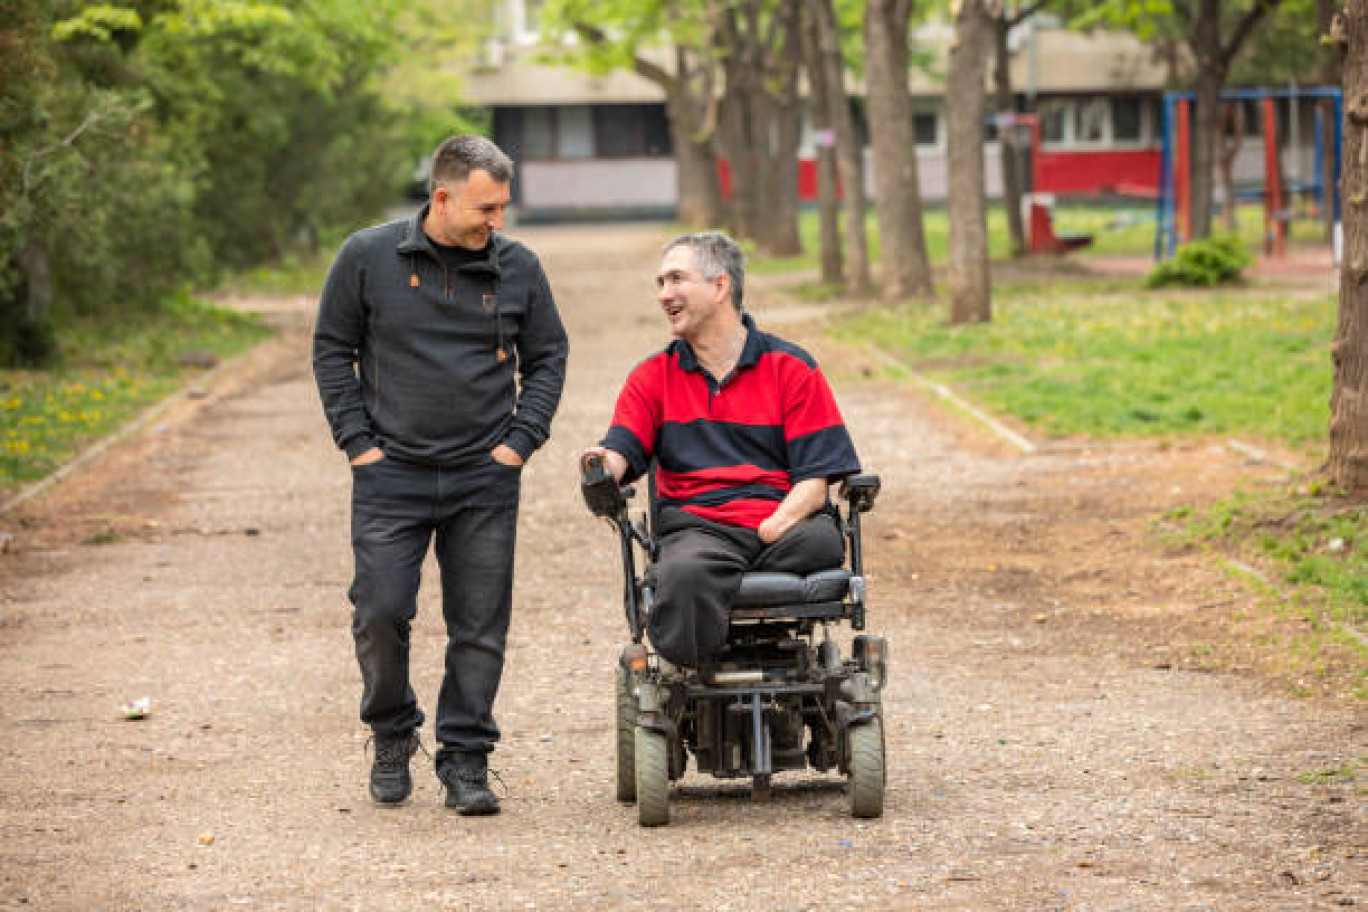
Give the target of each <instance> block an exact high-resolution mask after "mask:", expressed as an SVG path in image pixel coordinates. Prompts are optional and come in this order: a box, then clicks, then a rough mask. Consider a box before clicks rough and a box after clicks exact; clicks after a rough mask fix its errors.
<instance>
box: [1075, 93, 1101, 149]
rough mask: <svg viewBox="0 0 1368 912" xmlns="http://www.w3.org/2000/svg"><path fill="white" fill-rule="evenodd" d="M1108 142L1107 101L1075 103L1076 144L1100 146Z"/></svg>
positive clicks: (1092, 100)
mask: <svg viewBox="0 0 1368 912" xmlns="http://www.w3.org/2000/svg"><path fill="white" fill-rule="evenodd" d="M1106 140H1107V100H1106V99H1105V98H1092V99H1089V100H1087V101H1079V102H1075V103H1074V135H1073V141H1074V142H1075V143H1079V144H1080V145H1081V144H1087V145H1100V144H1101V143H1104V142H1106Z"/></svg>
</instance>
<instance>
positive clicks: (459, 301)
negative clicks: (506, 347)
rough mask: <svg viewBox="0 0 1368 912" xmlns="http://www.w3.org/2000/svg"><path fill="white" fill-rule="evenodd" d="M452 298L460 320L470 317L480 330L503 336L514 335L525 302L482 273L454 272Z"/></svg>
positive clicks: (520, 324)
mask: <svg viewBox="0 0 1368 912" xmlns="http://www.w3.org/2000/svg"><path fill="white" fill-rule="evenodd" d="M453 282H454V283H455V288H454V289H453V292H454V293H453V296H452V297H453V300H454V303H455V304H456V306H457V308H458V309H459V311H460V313H461V316H462V321H463V322H466V321H470V320H474V322H475V323H476V325H478V327H479V331H480V332H482V333H488V334H489V335H491V336H496V337H500V338H504V339H509V338H513V337H516V336H517V334H518V331H519V329H521V328H522V322H523V317H524V316H525V315H526V308H527V305H526V302H525V301H522V300H519V299H518V297H517V296H515V295H512V294H509V293H508V292H507V291H506V290H504V289H501V288H500V287H499V283H498V282H497V281H494V280H493V279H487V278H485V277H484V276H478V277H476V276H469V275H464V274H463V275H458V276H456V277H455V278H454V279H453Z"/></svg>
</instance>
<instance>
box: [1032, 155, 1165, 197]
mask: <svg viewBox="0 0 1368 912" xmlns="http://www.w3.org/2000/svg"><path fill="white" fill-rule="evenodd" d="M1159 157H1160V152H1159V150H1158V149H1097V150H1089V151H1079V150H1073V151H1059V152H1045V151H1041V152H1040V154H1039V156H1038V157H1037V159H1036V163H1035V173H1036V187H1035V191H1036V192H1037V193H1054V194H1058V195H1060V196H1097V195H1102V194H1113V193H1116V194H1121V195H1123V196H1156V195H1157V194H1158V193H1159Z"/></svg>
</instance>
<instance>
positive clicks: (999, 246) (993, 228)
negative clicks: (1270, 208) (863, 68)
mask: <svg viewBox="0 0 1368 912" xmlns="http://www.w3.org/2000/svg"><path fill="white" fill-rule="evenodd" d="M866 224H867V226H868V231H867V236H868V238H869V247H870V257H871V260H872V261H874V262H877V261H878V258H879V231H878V223H877V221H876V219H875V215H874V212H873V209H872V208H871V209H870V212H869V214H868V217H867V219H866ZM1223 224H1224V223H1223V222H1221V221H1220V220H1219V219H1218V220H1217V222H1216V227H1217V228H1218V229H1220V228H1221V226H1222V225H1223ZM1237 224H1238V225H1239V235H1240V238H1241V240H1243V241H1244V244H1245V246H1246V247H1247V248H1248V249H1249V250H1250V251H1251V252H1254V251H1258V250H1260V249H1262V245H1263V231H1264V228H1263V210H1262V209H1260V208H1258V207H1257V206H1242V207H1241V208H1240V210H1239V217H1238V222H1237ZM922 225H923V230H924V231H925V232H926V250H927V255H928V256H929V257H930V258H931V262H932V263H933V264H941V263H944V262H945V260H946V251H947V249H948V245H949V220H948V218H947V214H946V210H945V208H944V207H943V206H937V207H934V208H930V207H928V208H927V209H926V210H925V211H924V213H923V217H922ZM798 227H799V233H800V234H801V236H802V239H803V250H804V251H805V252H804V253H803V254H802V255H801V256H796V257H765V256H760V255H758V254H756V253H754V252H753V251H751V250H748V251H747V268H748V269H750V270H751V271H753V272H755V273H758V274H760V273H779V272H792V271H795V270H800V269H815V268H817V265H818V251H819V249H820V243H819V227H818V221H817V211H816V210H815V209H810V208H809V209H804V210H803V211H802V213H801V215H800V216H799V223H798ZM1054 228H1055V233H1056V234H1091V235H1093V244H1092V246H1091V247H1088V248H1086V249H1084V250H1083V251H1081V252H1080V253H1078V254H1077V255H1078V256H1083V257H1089V256H1150V255H1151V254H1152V253H1153V252H1154V206H1153V205H1152V204H1144V205H1131V206H1108V205H1090V204H1087V203H1059V204H1058V205H1056V207H1055V213H1054ZM1323 230H1324V229H1323V228H1322V225H1321V223H1320V222H1318V221H1310V220H1298V221H1295V222H1292V223H1291V228H1290V231H1289V233H1288V235H1289V242H1291V243H1294V244H1320V243H1322V240H1321V239H1322V237H1323ZM842 240H843V241H844V238H843V239H842ZM1011 249H1012V247H1011V243H1010V241H1009V239H1008V233H1007V213H1006V211H1005V210H1004V209H1003V208H1002V206H1001V205H990V206H989V207H988V252H989V255H990V256H991V257H993V258H994V259H1002V258H1005V257H1007V256H1009V255H1010V254H1011Z"/></svg>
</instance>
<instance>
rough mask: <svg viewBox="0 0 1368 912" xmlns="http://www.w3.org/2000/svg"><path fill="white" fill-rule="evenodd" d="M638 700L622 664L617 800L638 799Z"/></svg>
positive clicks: (619, 673)
mask: <svg viewBox="0 0 1368 912" xmlns="http://www.w3.org/2000/svg"><path fill="white" fill-rule="evenodd" d="M636 717H637V701H636V697H634V696H632V679H631V676H630V675H629V673H628V672H627V669H625V668H623V667H622V666H621V665H619V666H618V669H617V800H618V801H621V802H624V803H626V804H631V803H632V802H633V801H636Z"/></svg>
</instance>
